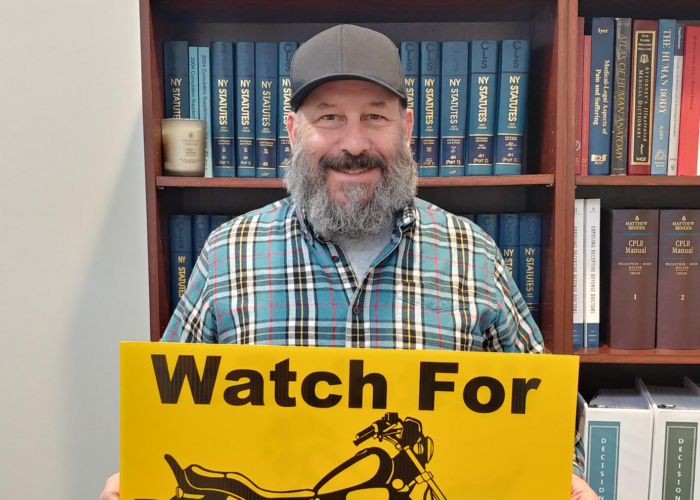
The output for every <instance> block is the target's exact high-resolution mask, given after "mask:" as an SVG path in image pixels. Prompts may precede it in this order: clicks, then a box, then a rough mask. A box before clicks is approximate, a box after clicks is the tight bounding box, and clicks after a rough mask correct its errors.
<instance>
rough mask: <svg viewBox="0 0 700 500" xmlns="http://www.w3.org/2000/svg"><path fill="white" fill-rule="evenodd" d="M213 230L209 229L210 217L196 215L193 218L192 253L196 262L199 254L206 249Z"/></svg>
mask: <svg viewBox="0 0 700 500" xmlns="http://www.w3.org/2000/svg"><path fill="white" fill-rule="evenodd" d="M209 233H211V230H210V229H209V216H208V215H195V216H194V217H192V251H193V254H192V255H193V256H194V260H197V258H199V254H201V253H202V250H203V249H204V244H205V243H206V242H207V238H208V237H209Z"/></svg>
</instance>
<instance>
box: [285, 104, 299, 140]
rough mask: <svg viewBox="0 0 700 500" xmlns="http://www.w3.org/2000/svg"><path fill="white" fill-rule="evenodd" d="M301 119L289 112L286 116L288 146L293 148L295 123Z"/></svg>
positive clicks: (295, 130)
mask: <svg viewBox="0 0 700 500" xmlns="http://www.w3.org/2000/svg"><path fill="white" fill-rule="evenodd" d="M300 119H301V116H300V115H297V114H296V113H295V112H294V111H290V112H289V114H288V115H287V134H288V135H289V144H290V146H292V147H294V143H295V142H296V140H297V122H298V121H299V120H300Z"/></svg>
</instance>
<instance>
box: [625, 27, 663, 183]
mask: <svg viewBox="0 0 700 500" xmlns="http://www.w3.org/2000/svg"><path fill="white" fill-rule="evenodd" d="M658 32H659V22H658V21H640V20H636V21H634V26H633V29H632V80H631V83H630V133H629V148H630V149H629V156H628V158H627V161H628V163H627V173H628V174H629V175H650V174H651V163H652V156H653V154H652V150H651V148H652V136H653V133H654V129H653V127H654V120H653V119H654V98H655V93H656V91H655V87H656V42H657V36H658Z"/></svg>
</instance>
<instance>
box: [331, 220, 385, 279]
mask: <svg viewBox="0 0 700 500" xmlns="http://www.w3.org/2000/svg"><path fill="white" fill-rule="evenodd" d="M393 232H394V226H393V225H391V226H390V227H388V228H387V229H386V230H385V231H383V232H381V233H379V234H377V235H373V236H367V237H366V238H361V239H350V238H346V237H344V236H337V235H336V236H333V237H332V238H331V241H332V242H334V243H336V244H338V245H339V246H340V248H342V249H343V251H344V252H345V256H346V257H347V258H348V261H350V267H352V271H353V273H354V274H355V279H356V280H357V282H358V283H359V282H361V281H362V279H363V278H364V277H365V274H367V271H369V268H370V266H371V265H372V262H374V259H376V258H377V256H378V255H379V254H380V253H381V251H382V250H384V247H386V246H387V245H388V244H389V242H390V241H391V235H392V233H393Z"/></svg>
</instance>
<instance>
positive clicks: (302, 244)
mask: <svg viewBox="0 0 700 500" xmlns="http://www.w3.org/2000/svg"><path fill="white" fill-rule="evenodd" d="M163 341H168V342H220V343H238V344H276V345H300V346H347V347H378V348H392V349H450V350H461V351H501V352H530V353H543V352H544V344H543V341H542V335H541V333H540V331H539V328H538V327H537V325H536V324H535V322H534V320H533V319H532V316H531V315H530V311H529V309H528V307H527V304H525V301H524V300H523V298H522V296H521V294H520V292H519V291H518V288H517V286H516V285H515V283H514V281H513V278H512V277H511V275H510V272H509V271H508V268H507V266H506V264H505V262H504V260H503V257H502V256H501V253H500V251H499V250H498V248H497V246H496V244H495V243H494V241H493V240H492V239H491V238H490V237H489V236H488V235H487V234H486V233H484V232H483V231H482V230H481V229H480V228H479V227H478V226H477V225H475V224H473V223H471V222H470V221H468V220H467V219H464V218H461V217H457V216H455V215H452V214H450V213H448V212H445V211H443V210H441V209H439V208H438V207H436V206H433V205H430V204H428V203H426V202H424V201H422V200H419V199H416V200H415V201H414V203H413V204H412V205H410V206H409V207H407V208H406V209H405V210H404V211H403V213H402V214H399V216H398V217H397V220H396V224H395V228H394V232H393V235H392V238H391V241H390V242H389V244H388V245H387V246H386V247H385V248H384V250H382V252H381V253H380V254H379V255H378V256H377V257H376V259H375V260H374V262H373V263H372V265H371V266H370V269H369V271H368V272H367V274H366V275H365V276H355V275H354V274H353V271H352V268H351V266H350V263H349V261H348V259H347V257H346V256H345V254H344V253H343V249H342V248H340V246H338V245H336V244H334V243H333V242H332V241H328V240H324V239H322V238H320V237H319V236H318V235H316V234H315V233H314V230H313V227H311V226H310V225H309V224H307V222H306V220H305V218H304V214H303V211H302V210H301V208H300V207H299V206H297V205H295V204H294V203H293V201H292V200H291V199H290V198H287V199H284V200H281V201H279V202H277V203H274V204H272V205H268V206H266V207H263V208H261V209H259V210H255V211H253V212H250V213H248V214H246V215H243V216H240V217H237V218H235V219H233V220H231V221H229V222H228V223H226V224H224V225H223V226H221V227H220V228H218V229H217V230H215V231H214V232H212V234H211V235H210V236H209V238H208V240H207V242H206V244H205V246H204V249H203V250H202V254H201V255H200V256H199V258H198V260H197V263H196V264H195V267H194V269H193V271H192V276H191V278H190V281H189V284H188V286H187V289H186V291H185V293H184V295H183V297H182V298H181V299H180V302H179V304H178V306H177V308H176V310H175V312H174V314H173V316H172V318H171V320H170V323H169V324H168V327H167V328H166V331H165V333H164V335H163ZM576 449H577V450H579V447H578V444H577V446H576ZM577 455H578V456H577ZM574 463H575V464H576V463H582V455H580V454H578V453H575V460H574ZM574 470H575V471H576V467H574ZM580 473H581V472H580V471H579V474H580Z"/></svg>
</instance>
